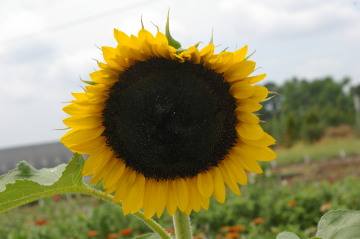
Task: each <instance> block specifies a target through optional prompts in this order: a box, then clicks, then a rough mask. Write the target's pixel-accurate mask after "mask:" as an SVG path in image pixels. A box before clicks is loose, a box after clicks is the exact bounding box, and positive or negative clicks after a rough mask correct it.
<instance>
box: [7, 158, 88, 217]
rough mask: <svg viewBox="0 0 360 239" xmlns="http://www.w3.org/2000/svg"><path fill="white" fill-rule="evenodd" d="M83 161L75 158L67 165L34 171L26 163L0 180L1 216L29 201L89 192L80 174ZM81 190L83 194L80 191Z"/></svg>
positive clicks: (22, 163) (19, 165)
mask: <svg viewBox="0 0 360 239" xmlns="http://www.w3.org/2000/svg"><path fill="white" fill-rule="evenodd" d="M83 166H84V158H83V157H82V156H81V155H79V154H74V156H73V158H72V160H71V161H70V162H69V164H68V165H66V164H61V165H59V166H56V167H55V168H49V169H47V168H45V169H40V170H36V169H34V168H33V167H31V166H30V165H29V164H27V163H26V162H20V163H19V164H18V165H17V168H16V169H14V170H12V171H10V172H8V173H7V174H5V175H2V176H0V213H2V212H5V211H7V210H10V209H12V208H15V207H18V206H21V205H23V204H26V203H29V202H31V201H34V200H37V199H40V198H43V197H46V196H51V195H55V194H60V193H70V192H82V191H84V189H85V188H88V186H86V185H85V184H84V183H83V181H82V175H81V170H82V168H83ZM82 189H83V190H82Z"/></svg>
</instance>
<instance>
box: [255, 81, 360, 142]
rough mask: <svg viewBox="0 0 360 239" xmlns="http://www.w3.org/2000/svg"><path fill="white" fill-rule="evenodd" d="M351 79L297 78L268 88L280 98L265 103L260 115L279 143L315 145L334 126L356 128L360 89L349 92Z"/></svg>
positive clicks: (354, 88) (272, 84)
mask: <svg viewBox="0 0 360 239" xmlns="http://www.w3.org/2000/svg"><path fill="white" fill-rule="evenodd" d="M349 82H350V81H349V79H343V80H342V81H340V82H338V81H334V80H333V79H332V78H331V77H325V78H322V79H316V80H313V81H308V80H299V79H297V78H294V79H292V80H289V81H286V82H285V83H284V84H282V85H276V84H275V83H268V84H266V85H265V86H266V87H268V88H269V89H270V90H271V91H275V92H278V93H279V96H277V97H275V98H274V99H272V100H270V101H266V102H264V108H263V109H262V110H261V112H260V114H261V115H262V119H263V120H265V121H266V122H267V123H266V124H264V128H265V129H266V130H267V131H268V132H269V133H270V134H272V135H273V136H274V137H275V138H276V139H278V143H283V144H285V145H286V146H291V145H292V144H293V143H294V142H296V141H299V140H303V141H306V142H314V141H316V140H318V139H319V138H320V137H321V136H322V135H323V133H324V130H325V129H326V128H328V127H331V126H338V125H340V124H348V125H351V126H355V121H356V117H355V111H354V102H353V96H354V94H358V93H357V89H358V88H359V87H360V86H358V87H353V88H351V89H350V91H349V90H347V89H348V88H349Z"/></svg>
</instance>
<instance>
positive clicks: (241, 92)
mask: <svg viewBox="0 0 360 239" xmlns="http://www.w3.org/2000/svg"><path fill="white" fill-rule="evenodd" d="M230 92H231V94H232V95H233V97H234V98H236V99H246V98H249V97H250V96H252V95H253V94H254V88H253V86H250V85H249V84H248V83H247V82H244V81H242V82H235V83H233V84H231V87H230Z"/></svg>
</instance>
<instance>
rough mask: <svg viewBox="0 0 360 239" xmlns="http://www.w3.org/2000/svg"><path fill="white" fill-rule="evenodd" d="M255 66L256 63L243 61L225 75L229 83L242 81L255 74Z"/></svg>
mask: <svg viewBox="0 0 360 239" xmlns="http://www.w3.org/2000/svg"><path fill="white" fill-rule="evenodd" d="M255 65H256V63H255V62H253V61H241V62H239V63H237V64H234V65H233V66H232V67H231V68H230V69H228V70H227V71H226V72H225V73H224V77H225V79H226V81H228V82H233V81H238V80H242V79H244V78H245V77H247V76H248V75H250V74H251V73H252V72H254V69H255Z"/></svg>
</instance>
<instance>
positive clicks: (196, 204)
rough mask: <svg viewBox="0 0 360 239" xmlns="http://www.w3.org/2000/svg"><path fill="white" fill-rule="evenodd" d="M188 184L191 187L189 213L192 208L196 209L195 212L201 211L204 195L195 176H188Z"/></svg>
mask: <svg viewBox="0 0 360 239" xmlns="http://www.w3.org/2000/svg"><path fill="white" fill-rule="evenodd" d="M186 184H187V185H188V188H189V198H190V200H189V203H188V208H187V210H186V211H187V212H188V213H191V210H194V211H195V212H199V211H200V208H201V201H202V196H201V195H200V193H199V189H198V187H197V185H196V179H195V177H193V178H192V179H190V178H186Z"/></svg>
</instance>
